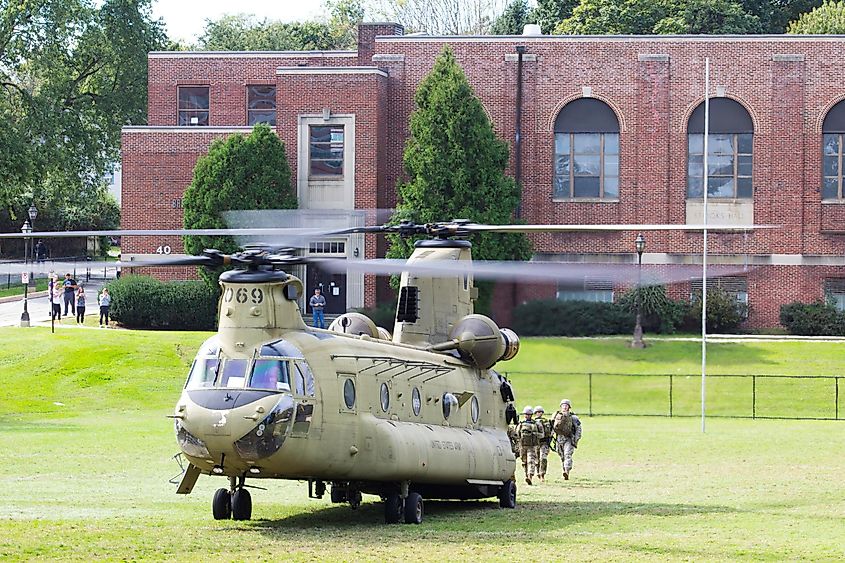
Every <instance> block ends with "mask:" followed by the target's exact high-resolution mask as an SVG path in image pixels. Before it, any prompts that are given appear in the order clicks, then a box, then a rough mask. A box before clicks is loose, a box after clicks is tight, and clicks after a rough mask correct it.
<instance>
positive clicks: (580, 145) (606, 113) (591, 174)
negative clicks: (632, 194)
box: [553, 98, 619, 199]
mask: <svg viewBox="0 0 845 563" xmlns="http://www.w3.org/2000/svg"><path fill="white" fill-rule="evenodd" d="M554 166H555V170H554V191H553V196H554V198H556V199H557V198H601V199H617V198H618V197H619V120H618V119H616V114H615V113H613V110H612V109H610V106H608V105H607V104H605V103H604V102H602V101H600V100H596V99H595V98H580V99H578V100H575V101H573V102H570V103H568V104H566V105H565V106H564V107H563V109H561V110H560V113H558V115H557V118H556V119H555V160H554Z"/></svg>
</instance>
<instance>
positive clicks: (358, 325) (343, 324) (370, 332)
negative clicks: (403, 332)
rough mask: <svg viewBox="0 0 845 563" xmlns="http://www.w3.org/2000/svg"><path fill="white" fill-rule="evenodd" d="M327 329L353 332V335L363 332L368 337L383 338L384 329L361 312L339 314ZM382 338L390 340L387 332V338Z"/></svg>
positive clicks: (342, 332)
mask: <svg viewBox="0 0 845 563" xmlns="http://www.w3.org/2000/svg"><path fill="white" fill-rule="evenodd" d="M329 330H330V331H332V332H339V333H341V334H353V335H355V336H360V335H362V334H365V335H367V336H369V337H370V338H384V335H383V334H382V331H384V329H380V327H377V326H376V323H374V322H373V320H372V319H371V318H369V317H368V316H366V315H363V314H361V313H344V314H342V315H340V316H339V317H338V318H336V319H335V320H333V321H332V324H330V325H329ZM385 332H387V331H385ZM384 339H385V340H390V333H387V338H384Z"/></svg>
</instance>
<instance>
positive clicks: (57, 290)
mask: <svg viewBox="0 0 845 563" xmlns="http://www.w3.org/2000/svg"><path fill="white" fill-rule="evenodd" d="M64 294H65V288H64V286H63V285H62V284H60V283H59V276H57V275H56V274H53V277H52V278H51V279H50V315H51V318H52V320H56V319H59V320H61V319H62V296H63V295H64Z"/></svg>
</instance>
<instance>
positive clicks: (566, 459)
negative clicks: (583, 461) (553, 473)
mask: <svg viewBox="0 0 845 563" xmlns="http://www.w3.org/2000/svg"><path fill="white" fill-rule="evenodd" d="M552 429H553V430H554V432H555V440H556V441H557V455H559V456H560V462H561V464H562V465H563V478H564V479H566V480H569V473H570V472H571V471H572V454H573V453H574V452H575V448H577V447H578V441H579V440H581V420H580V419H579V418H578V417H577V416H575V414H574V413H573V412H572V403H571V402H570V401H569V399H564V400H562V401H561V402H560V410H559V411H557V412H556V413H555V416H554V418H553V419H552Z"/></svg>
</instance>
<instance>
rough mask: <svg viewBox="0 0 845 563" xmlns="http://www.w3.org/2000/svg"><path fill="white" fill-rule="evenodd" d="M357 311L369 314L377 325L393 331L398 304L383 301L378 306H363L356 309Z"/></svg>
mask: <svg viewBox="0 0 845 563" xmlns="http://www.w3.org/2000/svg"><path fill="white" fill-rule="evenodd" d="M355 311H356V312H358V313H361V314H362V315H366V316H368V317H369V318H370V319H372V321H373V322H374V323H376V326H380V327H382V328H386V329H387V330H389V331H390V332H393V324H394V322H395V321H396V305H395V304H393V303H383V304H381V305H378V306H376V307H363V308H361V309H355Z"/></svg>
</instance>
